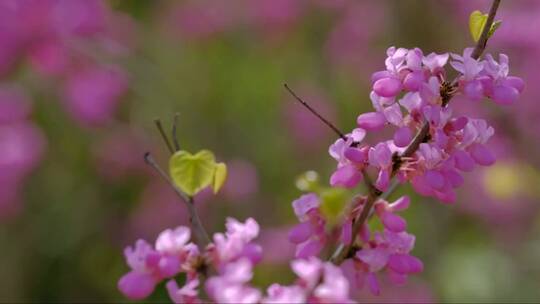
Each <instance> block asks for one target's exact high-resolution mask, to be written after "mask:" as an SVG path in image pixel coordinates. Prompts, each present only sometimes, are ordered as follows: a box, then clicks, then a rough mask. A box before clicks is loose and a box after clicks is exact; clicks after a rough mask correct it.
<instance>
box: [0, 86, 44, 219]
mask: <svg viewBox="0 0 540 304" xmlns="http://www.w3.org/2000/svg"><path fill="white" fill-rule="evenodd" d="M30 111H31V104H30V101H29V99H28V98H27V97H26V96H25V94H24V93H23V92H22V90H19V89H18V88H17V87H14V86H8V85H4V86H2V87H0V155H2V157H1V158H0V189H2V190H0V217H8V216H11V215H14V214H15V213H16V212H17V211H18V210H20V209H21V207H20V198H19V195H20V188H21V184H22V183H23V182H24V179H25V177H26V176H27V175H28V174H30V172H31V171H32V170H34V169H35V167H36V166H37V165H38V163H39V161H40V160H41V158H42V157H43V153H44V150H45V145H46V142H45V137H44V135H43V133H42V132H41V130H40V129H39V128H37V127H36V126H35V125H34V124H32V123H31V122H29V121H28V120H27V119H28V115H29V114H30Z"/></svg>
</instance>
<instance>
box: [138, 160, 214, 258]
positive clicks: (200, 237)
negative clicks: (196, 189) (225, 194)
mask: <svg viewBox="0 0 540 304" xmlns="http://www.w3.org/2000/svg"><path fill="white" fill-rule="evenodd" d="M144 161H145V162H146V164H148V165H149V166H150V167H152V169H154V171H156V172H157V173H158V175H159V176H161V178H163V180H165V181H166V182H167V183H168V184H169V185H170V186H171V188H173V190H174V192H176V195H178V197H180V199H181V200H182V202H183V203H184V204H185V205H186V207H187V209H188V211H189V222H190V224H191V227H192V229H193V232H194V235H195V239H196V241H197V243H198V244H199V245H200V246H201V247H205V246H206V245H208V244H209V243H210V238H209V237H208V233H207V232H206V230H205V229H204V227H203V225H202V223H201V220H200V218H199V215H198V214H197V210H196V209H195V204H194V202H193V197H191V196H188V195H186V194H185V193H184V192H182V190H180V189H179V188H178V187H177V186H176V185H175V184H174V182H173V181H172V180H171V179H170V178H169V175H167V173H165V171H163V169H161V167H160V166H159V165H158V163H157V162H156V160H155V159H154V158H153V157H152V155H151V154H150V152H146V153H145V154H144Z"/></svg>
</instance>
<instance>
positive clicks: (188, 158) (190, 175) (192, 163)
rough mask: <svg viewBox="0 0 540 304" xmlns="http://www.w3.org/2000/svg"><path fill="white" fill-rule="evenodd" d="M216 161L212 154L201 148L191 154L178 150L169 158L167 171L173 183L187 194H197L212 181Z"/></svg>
mask: <svg viewBox="0 0 540 304" xmlns="http://www.w3.org/2000/svg"><path fill="white" fill-rule="evenodd" d="M215 172H216V161H215V157H214V154H213V153H212V152H210V151H208V150H201V151H199V152H198V153H197V154H195V155H193V154H191V153H189V152H187V151H178V152H176V153H174V154H173V156H171V158H170V160H169V173H170V175H171V178H172V179H173V181H174V183H175V184H176V185H177V186H178V187H179V188H180V190H182V191H183V192H185V193H186V194H187V195H189V196H193V195H195V194H197V193H198V192H199V191H201V190H202V189H204V188H206V187H208V186H210V185H211V184H212V182H213V181H214V175H215Z"/></svg>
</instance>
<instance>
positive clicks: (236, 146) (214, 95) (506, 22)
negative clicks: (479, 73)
mask: <svg viewBox="0 0 540 304" xmlns="http://www.w3.org/2000/svg"><path fill="white" fill-rule="evenodd" d="M489 5H490V1H487V0H486V1H467V0H463V1H450V0H448V1H415V0H408V1H380V0H373V1H355V0H309V1H308V0H228V1H225V0H215V1H209V0H192V1H120V0H115V1H114V0H111V1H97V0H54V1H52V0H51V1H48V0H34V1H32V0H1V1H0V77H1V78H0V243H1V244H2V245H1V248H2V250H1V252H2V254H1V257H0V301H2V302H15V301H18V302H20V301H25V302H27V301H48V302H50V301H69V302H72V301H92V302H97V301H107V302H117V301H123V298H122V297H121V295H120V294H119V292H118V291H117V289H116V282H117V280H118V278H119V277H120V276H121V275H122V274H123V273H124V272H125V271H126V270H127V266H126V265H125V262H124V260H123V255H122V251H123V248H124V247H125V246H126V245H130V244H132V243H133V242H134V241H135V240H136V239H137V238H139V237H141V238H146V239H147V240H149V241H153V240H154V239H155V237H156V235H157V234H158V233H159V232H160V231H161V230H163V229H165V228H169V227H175V226H177V225H181V224H184V225H185V224H187V216H186V211H185V210H184V208H183V206H182V204H181V203H180V202H179V201H178V199H177V198H176V197H175V195H174V193H173V192H172V191H171V189H169V187H168V186H167V185H166V184H164V183H163V182H162V180H160V179H159V178H158V177H157V176H156V175H155V174H154V173H153V172H152V171H151V170H149V168H147V167H146V166H145V164H144V162H143V159H142V155H143V153H144V152H146V151H150V152H152V153H153V154H154V155H155V156H156V158H157V159H158V161H159V162H160V163H161V164H162V166H166V164H167V156H168V154H167V150H166V147H165V145H164V144H163V142H162V141H161V139H160V137H159V135H158V133H157V131H156V130H155V128H154V125H153V119H154V118H156V117H160V118H161V119H162V120H163V123H164V125H165V126H166V128H167V129H168V128H169V127H170V124H171V122H172V117H173V115H174V113H175V112H179V113H180V119H179V130H178V134H179V138H180V142H181V145H182V147H183V148H184V149H187V150H190V151H193V152H195V151H197V150H199V149H202V148H208V149H211V150H213V151H214V152H215V153H216V155H217V158H218V159H219V160H220V161H224V162H226V163H227V164H228V166H229V173H230V175H229V178H228V180H227V183H226V185H225V188H224V189H223V191H221V193H220V194H219V195H217V196H213V195H211V194H210V193H203V194H201V195H199V196H198V197H197V198H196V200H197V205H198V208H199V210H200V213H201V216H202V217H203V219H204V224H205V226H206V227H207V228H208V230H209V231H211V232H216V231H221V230H223V226H224V221H225V217H226V216H234V217H236V218H239V219H244V218H246V217H248V216H251V217H254V218H256V219H257V220H258V221H259V223H261V225H262V226H263V232H262V235H261V237H260V238H259V241H260V243H261V244H262V245H263V247H264V248H265V255H264V263H263V265H262V266H261V267H260V268H258V270H257V273H256V278H255V281H256V283H257V284H258V285H259V286H261V287H266V286H267V285H268V283H270V282H271V281H275V280H279V281H287V280H290V278H291V275H290V273H289V270H288V267H287V263H288V261H289V260H290V258H291V257H292V255H293V253H294V249H293V245H291V244H289V243H288V241H287V229H288V228H289V227H290V226H291V225H292V224H293V223H295V218H294V214H293V212H292V209H291V201H292V200H293V199H295V198H296V197H297V196H299V195H300V191H299V190H298V189H297V188H296V187H295V180H296V178H297V176H299V175H300V174H301V173H303V172H305V171H307V170H311V169H313V170H316V171H317V172H319V174H320V177H321V181H322V182H323V183H326V182H327V180H328V174H329V172H331V170H332V169H333V168H334V166H335V163H334V162H333V161H332V160H331V158H330V157H329V156H328V153H327V149H328V146H329V145H330V144H331V143H332V142H333V141H334V140H335V135H334V134H333V133H332V132H331V131H329V130H328V129H327V128H326V127H325V126H324V125H322V124H321V123H320V122H319V121H317V120H316V119H314V118H313V117H312V116H311V114H309V113H308V112H307V111H306V110H305V109H304V108H302V107H301V106H299V105H298V104H296V103H294V101H293V100H292V99H291V98H290V96H289V95H288V94H287V92H286V91H285V90H284V89H283V86H282V85H283V83H284V82H287V83H288V84H289V85H290V86H291V87H293V88H294V89H295V90H296V91H297V92H298V94H299V95H301V96H303V97H304V98H305V99H306V100H307V101H309V102H310V104H311V105H312V106H313V107H315V108H317V109H318V110H319V111H320V112H321V113H323V114H324V115H325V116H326V117H328V118H330V119H331V120H332V121H334V122H336V124H337V125H339V126H340V128H342V129H344V130H350V129H351V128H353V127H354V125H355V119H356V116H357V115H358V114H359V113H361V112H364V111H368V110H369V109H370V107H371V103H370V101H369V98H368V94H369V90H370V83H369V78H370V76H371V73H373V72H374V71H377V70H380V69H383V68H384V65H383V60H384V58H385V50H386V48H387V47H389V46H392V45H396V46H401V47H406V48H412V47H420V48H421V49H422V50H423V51H424V53H425V54H427V53H430V52H438V53H441V52H446V51H448V52H455V53H461V52H462V50H463V48H464V47H467V46H472V45H473V42H472V41H471V39H470V35H469V33H468V25H467V22H468V15H469V13H470V12H471V11H473V10H475V9H479V10H483V11H487V10H488V8H489ZM498 19H502V20H503V23H502V26H501V27H500V29H499V30H498V31H497V32H496V34H495V36H494V37H493V38H492V40H491V41H490V43H489V45H488V48H487V51H488V52H490V53H493V54H498V53H499V52H501V53H506V54H508V55H509V56H510V61H511V73H512V74H514V75H517V76H520V77H522V78H523V79H524V80H525V82H526V84H527V86H526V90H525V92H524V94H523V95H522V98H521V99H520V100H519V101H518V102H517V104H515V105H514V106H511V107H500V106H495V105H494V104H492V103H489V102H487V101H483V102H481V103H466V102H464V101H461V100H459V98H456V99H455V101H453V102H455V107H456V109H458V111H467V113H472V114H471V116H473V117H483V118H487V119H488V121H489V122H490V123H492V124H493V125H494V127H495V129H496V136H494V139H492V140H491V142H490V143H489V144H490V146H491V147H493V148H494V150H496V153H497V155H498V162H497V163H496V164H495V165H494V166H492V167H490V168H487V169H483V170H479V171H476V172H475V173H473V174H469V175H467V176H466V182H465V185H464V186H463V187H462V188H461V189H460V190H459V198H458V200H457V202H456V203H455V204H453V205H443V204H441V203H440V202H436V201H433V200H431V199H426V198H422V197H418V196H417V195H415V194H413V193H412V192H411V191H410V189H408V188H403V189H400V190H399V191H398V192H397V193H396V194H395V195H394V196H397V195H399V194H402V193H410V194H411V195H412V196H413V204H412V207H411V208H410V209H409V210H408V211H407V212H406V213H405V217H406V219H407V220H408V222H409V230H410V232H411V233H413V234H415V235H416V236H417V242H416V248H415V250H414V252H413V253H414V254H415V255H416V256H419V257H421V258H422V259H423V261H424V262H425V264H426V265H425V266H426V267H425V271H424V273H422V274H420V275H418V276H416V277H415V278H413V279H412V280H411V281H410V282H409V283H408V284H407V285H405V286H404V287H393V286H384V287H383V290H382V295H381V296H380V297H379V298H378V300H380V301H383V302H389V301H398V302H419V301H457V302H459V301H484V302H486V301H487V302H492V301H502V302H506V301H538V300H539V299H540V288H539V285H538V284H539V282H540V264H539V263H538V258H540V213H539V208H538V207H539V204H538V203H539V197H540V190H539V187H538V186H537V185H538V183H539V182H540V171H539V170H540V169H539V166H540V156H539V155H540V116H539V115H540V106H539V105H538V101H539V100H540V86H539V85H538V81H539V80H540V76H539V75H540V74H539V72H538V71H540V59H539V55H538V54H540V53H539V51H540V39H538V37H539V35H540V1H524V0H520V1H502V5H501V8H500V13H499V15H498ZM357 297H358V299H359V300H364V301H374V300H375V299H373V297H372V296H369V295H367V294H366V293H365V292H361V293H360V294H359V295H357ZM166 299H167V298H166V293H165V292H164V289H163V287H162V286H161V287H160V288H159V289H158V292H157V293H156V294H155V295H153V297H152V298H151V299H149V301H163V300H166Z"/></svg>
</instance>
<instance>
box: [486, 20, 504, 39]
mask: <svg viewBox="0 0 540 304" xmlns="http://www.w3.org/2000/svg"><path fill="white" fill-rule="evenodd" d="M501 23H502V21H501V20H497V21H495V22H493V24H492V25H491V28H490V29H489V33H488V37H491V36H492V35H493V33H495V31H496V30H497V29H498V28H499V26H501Z"/></svg>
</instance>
